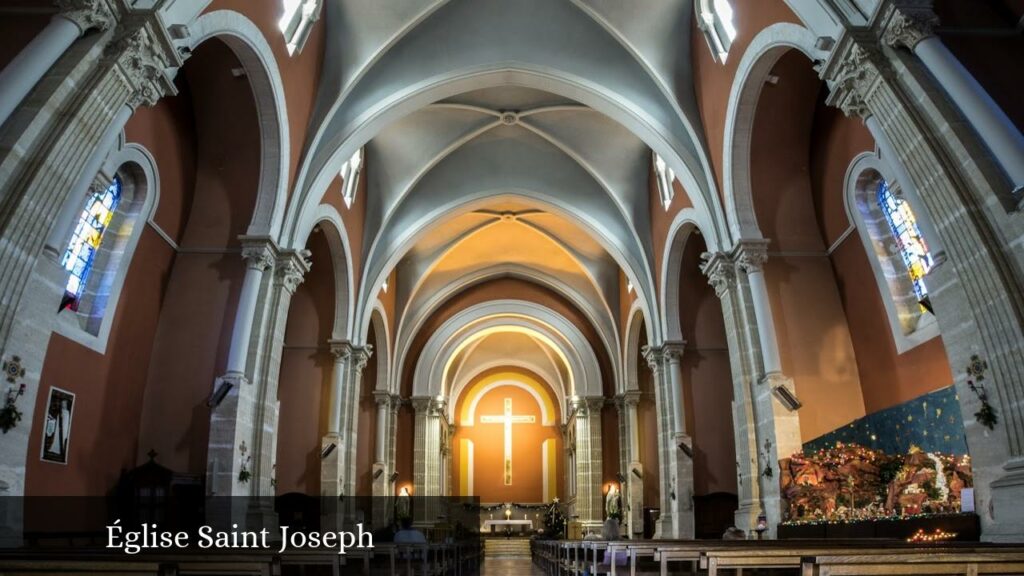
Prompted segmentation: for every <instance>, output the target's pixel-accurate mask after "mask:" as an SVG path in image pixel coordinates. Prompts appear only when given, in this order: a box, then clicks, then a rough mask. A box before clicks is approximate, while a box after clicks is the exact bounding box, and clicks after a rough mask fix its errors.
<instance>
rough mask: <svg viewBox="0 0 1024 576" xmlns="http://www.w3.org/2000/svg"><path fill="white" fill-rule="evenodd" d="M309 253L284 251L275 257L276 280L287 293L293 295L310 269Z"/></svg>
mask: <svg viewBox="0 0 1024 576" xmlns="http://www.w3.org/2000/svg"><path fill="white" fill-rule="evenodd" d="M309 256H310V252H309V250H306V249H304V248H303V249H301V250H286V251H283V252H281V253H280V254H278V256H277V279H278V282H280V283H281V285H282V286H284V289H285V290H287V291H288V292H289V293H291V294H294V293H295V291H296V290H298V288H299V285H300V284H302V281H303V279H304V278H305V277H306V273H307V272H309V270H310V268H311V267H312V263H311V262H310V261H309Z"/></svg>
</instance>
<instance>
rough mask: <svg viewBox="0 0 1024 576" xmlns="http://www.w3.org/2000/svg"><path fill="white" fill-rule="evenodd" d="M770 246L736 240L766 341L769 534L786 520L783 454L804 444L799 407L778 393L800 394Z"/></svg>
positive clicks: (761, 450)
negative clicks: (785, 345)
mask: <svg viewBox="0 0 1024 576" xmlns="http://www.w3.org/2000/svg"><path fill="white" fill-rule="evenodd" d="M767 246H768V242H767V241H766V240H753V241H751V240H745V241H741V242H739V243H737V245H736V248H735V251H734V253H733V257H734V259H735V261H736V267H737V269H739V270H740V271H742V272H744V273H745V275H746V278H747V282H748V286H749V290H750V298H751V300H752V304H753V308H754V314H755V316H756V318H757V331H758V335H759V339H760V342H761V358H762V361H763V364H764V373H763V376H762V377H761V378H760V380H759V381H758V383H757V385H756V386H755V387H754V391H753V394H752V395H753V400H754V406H755V417H756V418H757V428H758V431H759V433H758V435H757V437H758V438H757V439H758V445H757V454H758V455H759V457H758V462H759V464H758V470H759V475H760V482H761V494H762V505H763V506H764V513H765V515H766V516H767V518H768V525H769V536H774V535H775V528H776V527H777V526H778V524H779V523H780V522H782V521H783V520H785V502H784V501H783V499H782V495H781V493H780V489H779V478H780V477H781V472H780V470H779V460H780V459H782V458H788V457H789V456H791V455H793V454H796V453H797V452H800V451H801V450H802V449H803V444H802V442H801V438H800V419H799V416H798V415H797V412H796V410H795V409H792V408H788V407H786V406H784V405H783V404H782V402H780V401H779V399H778V398H777V396H776V389H778V388H784V389H786V390H788V391H789V392H790V393H791V394H792V395H794V396H796V385H795V383H794V382H793V379H792V378H789V377H788V376H786V375H785V374H783V372H782V360H781V357H780V356H779V347H778V342H777V340H776V337H775V321H774V319H773V317H772V312H771V303H770V302H769V298H768V286H767V282H766V281H765V277H764V265H765V263H766V262H767V261H768V252H767Z"/></svg>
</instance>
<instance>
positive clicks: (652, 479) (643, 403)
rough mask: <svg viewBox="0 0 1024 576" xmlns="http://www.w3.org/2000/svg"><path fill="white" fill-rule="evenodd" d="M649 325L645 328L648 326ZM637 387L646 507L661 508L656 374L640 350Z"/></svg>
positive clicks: (643, 335)
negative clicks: (638, 391) (655, 388)
mask: <svg viewBox="0 0 1024 576" xmlns="http://www.w3.org/2000/svg"><path fill="white" fill-rule="evenodd" d="M645 328H646V327H645ZM646 345H647V331H646V329H641V330H640V348H639V350H643V347H644V346H646ZM637 356H638V358H637V371H638V374H637V386H638V387H639V389H640V403H639V404H638V405H637V421H638V423H637V426H638V427H639V428H640V431H639V432H640V463H641V464H643V466H644V507H645V508H660V507H661V481H660V478H661V472H660V470H661V469H660V467H659V466H660V464H659V455H658V406H657V402H656V401H655V398H656V395H655V390H654V374H652V373H651V370H650V369H649V368H648V366H647V361H646V360H644V357H643V354H641V353H640V352H639V351H638V352H637Z"/></svg>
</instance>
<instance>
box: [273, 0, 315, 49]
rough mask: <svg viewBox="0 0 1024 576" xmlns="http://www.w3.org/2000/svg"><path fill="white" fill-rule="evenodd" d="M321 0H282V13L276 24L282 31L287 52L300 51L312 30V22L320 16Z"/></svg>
mask: <svg viewBox="0 0 1024 576" xmlns="http://www.w3.org/2000/svg"><path fill="white" fill-rule="evenodd" d="M320 2H321V0H284V14H282V15H281V19H280V20H278V22H277V26H278V28H280V29H281V32H282V33H284V41H285V43H286V44H287V45H288V54H289V55H294V54H295V53H296V52H301V51H302V47H303V46H304V45H305V44H306V39H308V38H309V33H310V32H311V31H312V30H313V23H314V22H316V21H317V19H318V18H319V17H320Z"/></svg>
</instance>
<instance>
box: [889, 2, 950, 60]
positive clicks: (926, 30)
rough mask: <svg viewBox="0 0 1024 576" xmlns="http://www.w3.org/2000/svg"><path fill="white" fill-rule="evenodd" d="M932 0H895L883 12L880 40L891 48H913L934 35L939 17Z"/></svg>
mask: <svg viewBox="0 0 1024 576" xmlns="http://www.w3.org/2000/svg"><path fill="white" fill-rule="evenodd" d="M932 4H933V2H932V0H897V1H895V2H893V3H892V5H891V6H889V7H888V9H887V10H886V11H885V12H883V14H882V17H881V21H882V22H883V24H882V28H881V30H882V42H883V43H884V44H886V45H888V46H892V47H893V48H901V47H902V48H907V49H908V50H911V51H913V50H914V48H916V47H917V45H918V44H919V43H920V42H921V41H922V40H924V39H926V38H930V37H932V36H934V35H935V28H936V27H937V26H938V25H939V17H938V15H937V14H935V11H934V10H933V8H932Z"/></svg>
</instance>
